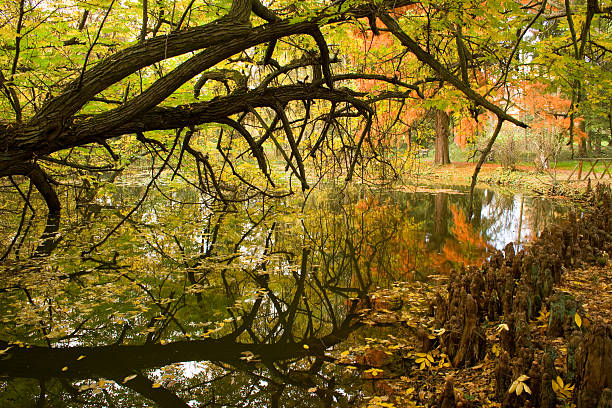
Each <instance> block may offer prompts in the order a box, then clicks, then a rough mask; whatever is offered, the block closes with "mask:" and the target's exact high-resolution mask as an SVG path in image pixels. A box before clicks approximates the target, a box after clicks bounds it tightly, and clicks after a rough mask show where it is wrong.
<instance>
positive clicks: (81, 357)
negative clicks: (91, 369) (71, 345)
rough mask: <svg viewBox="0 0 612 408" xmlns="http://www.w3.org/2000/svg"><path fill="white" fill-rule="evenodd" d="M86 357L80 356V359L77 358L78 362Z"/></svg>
mask: <svg viewBox="0 0 612 408" xmlns="http://www.w3.org/2000/svg"><path fill="white" fill-rule="evenodd" d="M84 358H85V356H79V358H77V361H79V360H82V359H84Z"/></svg>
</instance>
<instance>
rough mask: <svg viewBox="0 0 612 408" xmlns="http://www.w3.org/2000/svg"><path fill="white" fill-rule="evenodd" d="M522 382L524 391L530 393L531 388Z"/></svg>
mask: <svg viewBox="0 0 612 408" xmlns="http://www.w3.org/2000/svg"><path fill="white" fill-rule="evenodd" d="M522 384H523V388H524V389H525V392H526V393H527V394H531V389H530V388H529V386H528V385H527V384H525V383H522Z"/></svg>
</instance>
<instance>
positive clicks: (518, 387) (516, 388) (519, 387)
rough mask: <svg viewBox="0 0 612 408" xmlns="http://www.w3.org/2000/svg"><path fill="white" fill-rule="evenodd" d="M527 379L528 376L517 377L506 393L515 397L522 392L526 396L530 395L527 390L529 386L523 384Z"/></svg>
mask: <svg viewBox="0 0 612 408" xmlns="http://www.w3.org/2000/svg"><path fill="white" fill-rule="evenodd" d="M528 379H529V376H527V375H525V374H523V375H521V376H519V378H517V379H516V380H514V382H513V383H512V385H511V386H510V389H509V390H508V393H509V394H512V393H516V395H521V394H522V393H523V391H525V392H526V393H527V394H531V388H529V386H528V385H527V384H526V383H525V381H527V380H528Z"/></svg>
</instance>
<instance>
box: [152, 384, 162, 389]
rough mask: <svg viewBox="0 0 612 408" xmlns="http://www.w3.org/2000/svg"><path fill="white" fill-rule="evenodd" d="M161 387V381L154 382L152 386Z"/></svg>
mask: <svg viewBox="0 0 612 408" xmlns="http://www.w3.org/2000/svg"><path fill="white" fill-rule="evenodd" d="M159 387H161V384H160V383H153V385H152V386H151V388H159Z"/></svg>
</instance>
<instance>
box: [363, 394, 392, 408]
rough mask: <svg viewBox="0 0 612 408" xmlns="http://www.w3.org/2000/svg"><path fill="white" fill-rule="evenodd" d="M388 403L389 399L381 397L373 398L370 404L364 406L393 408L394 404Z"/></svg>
mask: <svg viewBox="0 0 612 408" xmlns="http://www.w3.org/2000/svg"><path fill="white" fill-rule="evenodd" d="M388 401H389V397H387V396H383V397H378V396H376V397H374V398H372V399H371V400H370V402H368V405H367V406H366V407H367V408H395V404H393V403H392V402H388Z"/></svg>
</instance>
